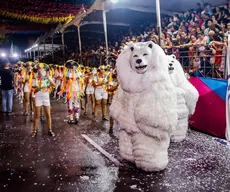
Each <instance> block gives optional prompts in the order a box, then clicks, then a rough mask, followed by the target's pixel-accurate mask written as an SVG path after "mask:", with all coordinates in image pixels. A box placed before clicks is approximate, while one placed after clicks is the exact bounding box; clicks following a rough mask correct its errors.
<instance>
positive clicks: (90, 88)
mask: <svg viewBox="0 0 230 192" xmlns="http://www.w3.org/2000/svg"><path fill="white" fill-rule="evenodd" d="M86 94H87V95H93V94H94V87H93V86H87V87H86Z"/></svg>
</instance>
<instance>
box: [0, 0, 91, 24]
mask: <svg viewBox="0 0 230 192" xmlns="http://www.w3.org/2000/svg"><path fill="white" fill-rule="evenodd" d="M91 3H92V1H91ZM89 6H90V4H88V5H86V8H88V7H89ZM83 10H85V7H84V6H83V5H82V3H81V4H65V3H55V2H47V1H46V0H8V1H4V2H3V3H2V4H1V7H0V16H4V17H8V18H13V19H18V20H28V21H31V22H35V23H43V24H48V23H60V22H66V21H69V20H71V19H73V18H74V16H75V15H76V14H78V13H79V12H82V11H83Z"/></svg>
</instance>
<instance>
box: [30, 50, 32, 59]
mask: <svg viewBox="0 0 230 192" xmlns="http://www.w3.org/2000/svg"><path fill="white" fill-rule="evenodd" d="M30 58H32V53H31V49H30Z"/></svg>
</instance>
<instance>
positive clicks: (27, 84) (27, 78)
mask: <svg viewBox="0 0 230 192" xmlns="http://www.w3.org/2000/svg"><path fill="white" fill-rule="evenodd" d="M25 70H26V71H25V73H24V81H23V107H24V113H23V115H25V116H27V115H28V113H29V105H30V104H31V103H30V94H31V80H32V66H31V63H29V62H28V63H26V66H25ZM30 106H32V105H30ZM31 108H32V107H31Z"/></svg>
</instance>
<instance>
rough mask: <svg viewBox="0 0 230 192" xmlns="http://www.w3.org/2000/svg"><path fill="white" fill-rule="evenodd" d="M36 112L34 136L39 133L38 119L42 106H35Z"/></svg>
mask: <svg viewBox="0 0 230 192" xmlns="http://www.w3.org/2000/svg"><path fill="white" fill-rule="evenodd" d="M34 111H35V113H34V125H33V133H32V137H35V136H36V134H37V129H38V119H39V117H40V112H41V107H35V110H34Z"/></svg>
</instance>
